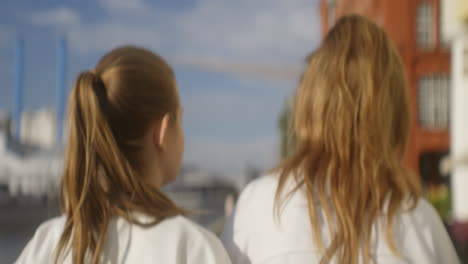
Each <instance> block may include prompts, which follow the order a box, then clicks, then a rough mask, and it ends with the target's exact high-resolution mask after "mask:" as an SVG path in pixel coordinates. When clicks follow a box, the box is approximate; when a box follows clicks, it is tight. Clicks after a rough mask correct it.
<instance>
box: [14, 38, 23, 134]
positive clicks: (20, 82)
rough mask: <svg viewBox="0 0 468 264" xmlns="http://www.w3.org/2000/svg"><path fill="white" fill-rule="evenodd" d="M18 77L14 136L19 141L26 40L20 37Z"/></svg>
mask: <svg viewBox="0 0 468 264" xmlns="http://www.w3.org/2000/svg"><path fill="white" fill-rule="evenodd" d="M15 64H16V76H15V92H14V99H13V120H14V127H15V132H14V136H15V138H16V139H17V140H19V139H20V135H21V114H22V112H23V93H24V40H23V38H22V37H21V36H20V37H18V40H17V42H16V54H15Z"/></svg>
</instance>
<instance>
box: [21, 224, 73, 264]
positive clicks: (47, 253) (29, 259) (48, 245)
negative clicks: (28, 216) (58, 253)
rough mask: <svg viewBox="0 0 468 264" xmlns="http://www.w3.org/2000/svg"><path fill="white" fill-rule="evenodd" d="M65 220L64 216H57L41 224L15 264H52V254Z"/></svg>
mask: <svg viewBox="0 0 468 264" xmlns="http://www.w3.org/2000/svg"><path fill="white" fill-rule="evenodd" d="M65 220H66V219H65V216H59V217H55V218H52V219H49V220H47V221H45V222H44V223H42V224H41V225H40V226H39V227H38V228H37V229H36V232H35V233H34V236H33V238H32V239H31V240H30V241H29V242H28V244H27V245H26V247H25V248H24V249H23V252H22V253H21V255H20V256H19V258H18V260H17V261H16V263H17V264H20V263H53V261H54V257H55V256H54V252H55V249H56V246H57V244H58V242H59V240H60V236H61V235H62V232H63V229H64V226H65Z"/></svg>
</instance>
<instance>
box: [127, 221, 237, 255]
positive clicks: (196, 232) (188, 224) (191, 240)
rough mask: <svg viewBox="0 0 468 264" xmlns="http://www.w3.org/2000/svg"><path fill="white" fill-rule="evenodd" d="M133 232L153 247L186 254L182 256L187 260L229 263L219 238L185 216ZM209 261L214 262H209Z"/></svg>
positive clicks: (137, 228)
mask: <svg viewBox="0 0 468 264" xmlns="http://www.w3.org/2000/svg"><path fill="white" fill-rule="evenodd" d="M134 228H135V227H134ZM134 230H135V235H136V236H137V237H141V236H143V237H145V239H144V240H145V241H151V243H150V244H151V245H153V246H154V245H161V246H162V247H161V248H166V246H169V248H173V249H176V250H178V251H184V252H186V253H184V254H187V257H188V259H199V260H200V261H201V260H203V261H206V262H205V263H229V262H227V260H228V257H227V254H226V252H225V250H224V248H223V246H222V244H221V241H220V240H219V238H218V237H216V235H215V234H214V233H212V232H211V231H209V230H208V229H206V228H204V227H202V226H200V225H198V224H197V223H195V222H193V221H192V220H190V219H188V218H187V217H185V216H174V217H170V218H167V219H165V220H163V221H162V222H160V223H159V224H157V225H154V226H151V227H149V228H148V227H136V228H135V229H134ZM163 237H164V239H162V238H163ZM161 243H164V245H162V244H161ZM175 245H177V246H175ZM210 259H211V260H212V261H214V262H210Z"/></svg>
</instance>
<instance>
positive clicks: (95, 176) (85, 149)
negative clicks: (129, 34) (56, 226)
mask: <svg viewBox="0 0 468 264" xmlns="http://www.w3.org/2000/svg"><path fill="white" fill-rule="evenodd" d="M178 100H179V99H178V95H177V90H176V87H175V80H174V76H173V73H172V70H171V69H170V67H169V66H168V65H167V63H166V62H165V61H164V60H163V59H162V58H160V57H159V56H157V55H155V54H154V53H151V52H150V51H147V50H144V49H141V48H136V47H123V48H119V49H116V50H114V51H112V52H110V53H109V54H108V55H106V56H105V57H104V58H103V59H102V60H101V62H100V63H99V64H98V66H97V67H96V70H94V71H86V72H83V73H81V74H80V75H79V76H78V79H77V81H76V84H75V87H74V88H73V90H72V93H71V96H70V106H69V107H70V109H69V111H70V113H69V129H70V134H69V142H68V146H67V155H66V160H65V170H64V175H63V179H62V186H61V194H62V205H63V210H64V213H65V215H66V224H65V229H64V231H63V234H62V236H61V239H60V242H59V245H58V249H57V254H56V260H55V261H56V263H57V262H60V261H61V258H63V257H65V255H66V254H65V251H66V249H68V248H70V249H71V252H72V260H73V263H83V262H85V261H86V262H88V261H92V263H98V262H99V256H100V252H101V250H102V246H103V243H104V240H105V237H106V230H107V226H108V223H109V220H110V217H112V216H121V217H123V218H125V219H127V220H128V221H130V222H132V223H136V224H139V225H143V224H144V223H140V222H138V221H137V220H136V219H134V218H133V217H132V214H131V213H132V212H140V213H145V214H147V215H149V216H151V217H153V219H154V221H153V222H152V223H149V225H152V224H156V223H158V222H159V221H161V220H162V219H164V218H167V217H170V216H174V215H178V214H181V213H183V212H182V210H180V209H179V208H178V207H177V206H175V204H174V203H173V202H172V201H171V200H170V199H169V198H168V197H166V196H165V195H164V194H163V193H162V192H161V191H160V190H158V189H157V188H156V187H153V186H150V185H148V184H144V183H143V181H142V180H141V173H140V169H141V168H140V167H139V164H138V162H137V161H138V157H139V156H138V155H139V146H138V144H135V140H137V139H138V138H141V136H142V135H143V134H144V133H145V131H146V129H147V128H148V124H149V122H150V121H151V120H152V119H155V118H157V117H159V116H162V114H164V113H174V112H175V111H176V109H177V108H178V107H179V105H178V104H179V102H178ZM147 224H148V223H145V225H147Z"/></svg>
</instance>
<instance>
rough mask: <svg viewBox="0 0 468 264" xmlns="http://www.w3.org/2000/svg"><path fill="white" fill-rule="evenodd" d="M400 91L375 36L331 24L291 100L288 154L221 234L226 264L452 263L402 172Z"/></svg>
mask: <svg viewBox="0 0 468 264" xmlns="http://www.w3.org/2000/svg"><path fill="white" fill-rule="evenodd" d="M406 83H407V82H406V80H405V76H404V69H403V65H402V62H401V59H400V57H399V55H398V52H397V50H396V49H395V47H394V46H393V45H392V43H391V42H390V40H389V38H388V37H387V36H386V34H385V33H384V31H383V30H382V29H380V28H379V27H378V26H377V25H375V24H374V23H373V22H371V21H370V20H368V19H366V18H364V17H361V16H355V15H354V16H346V17H343V18H341V19H340V20H339V21H337V23H336V25H335V26H334V27H333V28H332V29H331V30H330V32H329V33H328V34H327V36H326V37H325V39H324V40H323V43H322V44H321V46H320V47H319V48H318V49H317V51H315V52H314V53H313V55H311V56H309V58H308V61H307V68H306V70H305V72H304V74H303V77H302V79H301V82H300V85H299V87H298V89H297V91H296V95H295V101H294V110H293V128H294V132H295V133H294V138H295V152H294V153H293V155H291V156H290V157H289V158H287V159H286V160H285V161H284V162H282V163H281V164H280V166H279V167H278V169H276V170H275V171H274V172H273V173H272V174H271V175H267V176H264V177H262V178H260V179H257V180H256V181H254V182H252V183H251V184H249V185H248V186H247V187H246V188H245V190H244V191H243V193H242V195H241V196H240V198H239V201H238V204H237V208H236V211H235V213H234V215H233V217H232V219H231V221H230V223H229V224H228V225H227V228H226V230H225V233H224V238H223V239H224V243H225V246H226V248H227V250H228V253H229V254H230V255H231V260H232V261H233V263H234V264H240V263H252V264H267V263H268V264H274V263H278V264H279V263H281V264H288V263H294V264H302V263H304V264H306V263H307V264H310V263H323V264H325V263H339V264H357V263H392V264H396V263H425V264H430V263H433V264H442V263H444V264H452V263H458V259H457V256H456V253H455V251H454V248H453V246H452V244H451V241H450V239H449V237H448V235H447V232H446V230H445V229H444V226H443V224H442V222H441V220H440V218H439V216H438V215H437V213H436V211H435V210H434V209H433V207H432V206H431V205H429V203H428V202H426V200H424V199H422V197H421V191H420V183H419V179H418V177H417V176H416V175H413V174H412V173H411V172H410V171H409V170H407V169H406V168H405V167H404V166H403V164H402V159H403V157H404V154H405V150H406V145H407V140H408V133H409V126H410V114H409V112H410V106H409V100H408V91H407V90H408V89H407V84H406Z"/></svg>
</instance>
